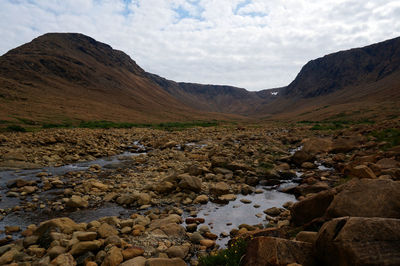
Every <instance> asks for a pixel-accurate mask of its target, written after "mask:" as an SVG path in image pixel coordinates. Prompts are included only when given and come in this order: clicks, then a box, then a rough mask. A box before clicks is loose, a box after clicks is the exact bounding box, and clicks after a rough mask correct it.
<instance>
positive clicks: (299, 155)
mask: <svg viewBox="0 0 400 266" xmlns="http://www.w3.org/2000/svg"><path fill="white" fill-rule="evenodd" d="M291 160H292V162H293V163H294V164H296V165H301V164H302V163H304V162H314V160H315V156H314V155H313V154H311V153H308V152H305V151H303V150H300V151H296V152H295V153H294V154H293V156H292V159H291Z"/></svg>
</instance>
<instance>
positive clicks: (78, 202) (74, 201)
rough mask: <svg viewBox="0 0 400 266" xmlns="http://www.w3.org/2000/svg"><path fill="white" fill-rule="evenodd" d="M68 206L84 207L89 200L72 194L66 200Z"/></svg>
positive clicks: (87, 204)
mask: <svg viewBox="0 0 400 266" xmlns="http://www.w3.org/2000/svg"><path fill="white" fill-rule="evenodd" d="M66 205H67V207H68V208H86V207H87V206H89V202H88V201H87V200H85V199H83V198H82V197H80V196H76V195H73V196H72V197H71V198H70V199H69V200H68V201H67V202H66Z"/></svg>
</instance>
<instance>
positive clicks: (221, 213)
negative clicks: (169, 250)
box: [0, 143, 301, 246]
mask: <svg viewBox="0 0 400 266" xmlns="http://www.w3.org/2000/svg"><path fill="white" fill-rule="evenodd" d="M192 145H195V144H192V143H190V144H188V146H192ZM137 154H138V153H130V152H125V153H123V154H120V155H117V156H112V157H108V158H101V159H97V160H95V161H90V162H79V163H74V164H68V165H64V166H60V167H45V168H42V169H35V170H15V171H0V195H1V196H2V200H1V201H0V209H6V208H13V207H15V206H16V205H19V204H20V199H19V198H13V197H7V196H6V195H5V194H6V192H7V191H8V189H7V182H9V181H10V180H14V179H18V178H19V179H25V180H36V181H38V180H40V177H36V175H37V174H38V173H40V172H48V173H51V174H52V176H62V175H64V174H66V173H67V172H71V171H84V170H87V169H88V168H89V167H90V165H93V164H99V165H100V166H102V167H107V166H108V165H112V164H118V163H122V162H123V161H124V160H125V159H126V158H127V157H128V156H133V155H137ZM300 175H301V173H298V177H299V176H300ZM285 182H287V183H283V184H281V185H280V186H275V187H257V188H258V189H262V190H263V192H262V193H259V194H256V193H253V194H251V195H247V196H244V195H237V199H236V200H235V201H231V202H229V204H225V205H221V204H217V203H213V202H209V203H208V204H205V205H199V206H197V211H198V214H197V217H203V218H205V224H208V225H209V226H210V228H211V232H213V233H215V234H217V235H220V233H222V232H228V233H229V231H230V230H231V229H233V228H237V227H238V226H239V225H240V224H249V225H254V224H260V223H261V224H263V225H266V224H267V223H268V222H267V221H265V220H264V218H265V214H263V210H265V209H268V208H271V207H281V206H282V205H283V204H284V203H285V202H287V201H296V199H295V197H294V196H293V195H290V194H286V193H282V192H279V191H278V190H279V188H282V187H285V186H290V185H295V184H293V183H290V182H291V181H288V180H286V181H285ZM62 193H63V189H51V190H49V191H46V192H42V193H40V198H41V199H43V197H45V198H47V199H51V198H52V197H55V196H56V195H59V194H62ZM243 198H246V199H248V200H250V201H251V203H250V204H245V203H242V202H241V201H240V199H243ZM27 199H28V200H29V199H30V198H29V197H27ZM254 205H259V207H258V208H255V207H254ZM133 212H138V210H136V209H126V208H123V207H122V206H119V205H117V204H114V203H104V204H103V205H102V206H99V207H97V208H95V209H83V210H77V211H62V212H61V211H60V212H49V211H46V210H37V211H35V212H24V211H17V212H11V213H9V214H8V215H6V216H5V217H4V218H3V219H2V220H1V221H0V230H4V227H5V226H7V225H18V226H20V227H21V228H22V230H24V229H25V228H26V227H27V226H28V225H30V224H38V223H40V222H42V221H45V220H48V219H52V218H56V217H70V218H71V219H73V220H74V221H76V222H90V221H92V220H97V219H99V218H101V217H105V216H119V217H123V218H127V217H129V215H130V214H131V213H133ZM257 214H259V217H257V216H256V215H257ZM183 216H184V217H188V216H189V214H188V213H184V215H183ZM3 236H4V235H3ZM227 241H228V238H219V239H218V240H217V243H218V244H219V245H220V246H224V245H225V244H226V243H227Z"/></svg>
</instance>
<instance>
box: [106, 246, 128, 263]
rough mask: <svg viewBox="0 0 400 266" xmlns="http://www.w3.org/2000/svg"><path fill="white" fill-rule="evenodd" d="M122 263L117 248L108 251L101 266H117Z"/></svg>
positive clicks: (121, 257) (119, 250) (122, 259)
mask: <svg viewBox="0 0 400 266" xmlns="http://www.w3.org/2000/svg"><path fill="white" fill-rule="evenodd" d="M123 261H124V258H123V256H122V252H121V249H119V248H117V247H112V248H111V249H110V251H108V252H107V256H106V258H105V260H104V262H103V264H102V265H103V266H118V265H120V264H121V263H122V262H123Z"/></svg>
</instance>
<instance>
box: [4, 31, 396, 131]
mask: <svg viewBox="0 0 400 266" xmlns="http://www.w3.org/2000/svg"><path fill="white" fill-rule="evenodd" d="M399 101H400V38H396V39H392V40H388V41H384V42H381V43H377V44H373V45H370V46H367V47H363V48H357V49H351V50H348V51H341V52H338V53H334V54H330V55H327V56H324V57H322V58H318V59H316V60H312V61H310V62H308V63H307V64H306V65H305V66H304V67H303V68H302V70H301V71H300V73H299V74H298V75H297V77H296V79H295V80H294V81H293V82H292V83H290V84H289V85H288V86H287V87H282V88H275V89H269V90H263V91H258V92H250V91H247V90H246V89H243V88H237V87H232V86H221V85H202V84H194V83H184V82H175V81H171V80H167V79H165V78H162V77H160V76H157V75H155V74H151V73H147V72H145V71H144V70H143V69H142V68H140V67H139V66H138V65H137V64H136V63H135V61H133V60H132V59H131V58H130V57H129V56H128V55H126V54H125V53H123V52H121V51H117V50H114V49H112V48H111V47H110V46H109V45H107V44H104V43H100V42H98V41H96V40H94V39H92V38H90V37H88V36H85V35H82V34H76V33H49V34H45V35H43V36H40V37H38V38H36V39H34V40H33V41H32V42H30V43H27V44H24V45H22V46H20V47H17V48H15V49H13V50H11V51H9V52H8V53H6V54H5V55H3V56H1V57H0V124H4V123H7V121H10V120H17V121H30V122H33V123H35V122H39V123H44V122H63V121H71V120H73V121H80V120H84V121H88V120H111V121H116V122H117V121H120V122H122V121H124V122H140V123H151V122H162V121H177V120H186V121H187V120H210V119H243V118H244V117H247V118H257V119H258V118H261V119H281V118H285V119H292V120H308V119H309V120H316V119H317V120H318V119H319V120H321V119H331V118H332V119H333V118H335V117H337V116H338V115H340V116H341V117H345V116H349V115H353V114H357V115H359V116H362V115H363V116H367V118H369V117H381V116H379V113H381V114H384V115H386V116H391V117H397V116H398V113H399V112H400V111H399V108H398V106H399ZM4 121H5V122H4Z"/></svg>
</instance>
